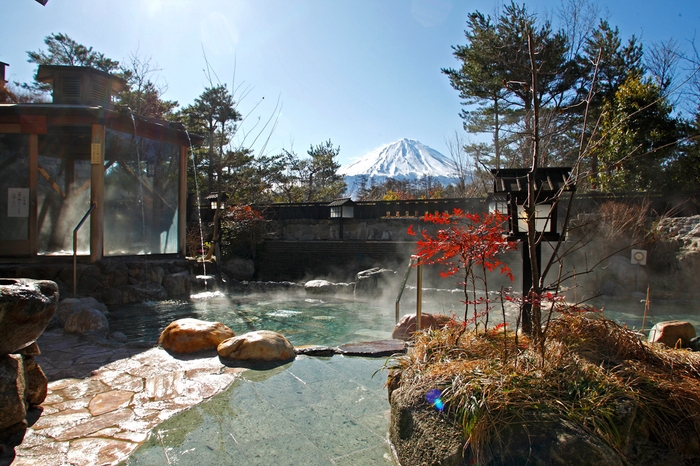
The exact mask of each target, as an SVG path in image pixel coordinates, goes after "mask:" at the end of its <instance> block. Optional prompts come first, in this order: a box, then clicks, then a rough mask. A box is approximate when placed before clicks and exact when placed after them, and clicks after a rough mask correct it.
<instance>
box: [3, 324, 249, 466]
mask: <svg viewBox="0 0 700 466" xmlns="http://www.w3.org/2000/svg"><path fill="white" fill-rule="evenodd" d="M38 344H39V348H40V350H41V352H42V354H41V355H40V356H37V358H36V361H37V363H38V364H39V365H40V366H41V368H42V369H43V371H44V373H45V374H46V375H47V377H48V379H49V391H48V396H47V398H46V400H45V401H44V403H42V406H41V407H42V408H43V412H41V413H40V414H41V415H40V416H39V417H38V419H37V420H36V422H35V423H34V424H33V425H32V426H31V427H30V428H29V429H28V430H27V433H26V435H25V437H24V440H23V442H22V444H21V445H19V446H18V447H16V448H15V455H16V457H15V458H14V461H12V459H11V457H7V453H8V452H6V455H5V457H3V458H0V465H4V464H10V463H11V464H12V465H13V466H30V465H32V466H33V465H41V466H47V465H52V466H53V465H67V464H70V465H102V464H117V463H119V462H121V461H123V460H124V459H126V458H127V457H128V456H129V454H130V453H132V452H133V451H134V450H135V449H136V448H138V446H139V445H141V444H142V443H143V442H144V441H145V440H146V439H147V438H148V435H149V432H150V431H151V430H152V429H153V428H154V427H155V426H157V425H158V424H160V423H161V422H163V421H164V420H166V419H168V418H170V417H172V416H173V415H175V414H177V413H179V412H181V411H183V410H185V409H187V408H189V407H191V406H194V405H196V404H198V403H201V402H202V401H203V400H205V399H208V398H211V397H212V396H213V395H215V394H217V393H220V392H222V391H224V390H225V389H226V388H228V387H229V386H230V385H231V383H233V381H234V380H235V379H236V377H237V376H238V375H239V374H240V373H241V372H242V371H243V370H244V369H242V368H232V367H227V366H225V365H223V364H222V363H221V362H220V360H219V358H218V356H216V353H215V352H212V353H211V354H205V355H202V354H198V355H196V357H185V358H175V357H173V356H171V355H170V354H168V353H167V352H165V351H164V350H162V349H160V348H145V347H144V348H138V347H133V346H128V345H127V346H124V345H114V346H112V345H109V342H104V343H101V344H100V343H97V342H91V341H89V340H86V339H84V338H80V337H77V336H73V335H64V334H63V333H62V332H61V331H59V332H45V333H44V334H43V335H42V336H41V338H40V339H39V340H38ZM35 414H39V413H35ZM9 453H11V452H9Z"/></svg>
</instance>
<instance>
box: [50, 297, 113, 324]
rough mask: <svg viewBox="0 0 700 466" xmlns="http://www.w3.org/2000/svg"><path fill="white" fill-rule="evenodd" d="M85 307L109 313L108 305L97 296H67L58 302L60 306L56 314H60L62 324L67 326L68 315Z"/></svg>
mask: <svg viewBox="0 0 700 466" xmlns="http://www.w3.org/2000/svg"><path fill="white" fill-rule="evenodd" d="M85 309H94V310H96V311H99V312H101V313H102V314H105V315H106V314H109V311H108V310H107V306H105V305H104V304H102V303H101V302H99V301H97V300H96V299H95V298H92V297H87V298H66V299H63V300H61V302H60V303H58V308H57V309H56V315H57V316H58V321H59V322H60V325H61V326H65V325H66V320H68V317H70V316H71V315H72V314H75V313H76V312H78V311H82V310H85Z"/></svg>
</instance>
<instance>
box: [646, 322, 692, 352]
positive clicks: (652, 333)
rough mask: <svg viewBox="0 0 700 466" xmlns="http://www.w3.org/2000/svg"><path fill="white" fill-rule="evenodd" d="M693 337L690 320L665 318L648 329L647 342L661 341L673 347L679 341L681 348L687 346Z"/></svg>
mask: <svg viewBox="0 0 700 466" xmlns="http://www.w3.org/2000/svg"><path fill="white" fill-rule="evenodd" d="M693 338H695V327H693V324H691V323H690V322H684V321H680V320H667V321H665V322H659V323H658V324H656V325H654V326H653V327H652V328H651V330H649V338H648V341H649V343H663V344H665V345H666V346H670V347H671V348H674V347H675V346H676V345H677V344H678V343H679V342H680V347H681V348H688V347H689V346H690V340H692V339H693Z"/></svg>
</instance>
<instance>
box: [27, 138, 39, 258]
mask: <svg viewBox="0 0 700 466" xmlns="http://www.w3.org/2000/svg"><path fill="white" fill-rule="evenodd" d="M38 167H39V135H38V134H30V135H29V237H28V238H29V255H30V256H36V255H37V252H38V244H37V219H36V216H37V208H38V207H37V184H38Z"/></svg>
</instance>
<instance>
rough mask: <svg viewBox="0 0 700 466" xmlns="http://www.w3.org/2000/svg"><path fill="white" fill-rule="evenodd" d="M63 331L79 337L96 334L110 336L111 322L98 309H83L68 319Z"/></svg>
mask: <svg viewBox="0 0 700 466" xmlns="http://www.w3.org/2000/svg"><path fill="white" fill-rule="evenodd" d="M63 330H64V331H65V332H67V333H77V334H78V335H86V334H94V335H99V336H101V337H106V336H107V335H109V321H108V320H107V317H105V315H104V314H103V313H101V312H100V311H98V310H97V309H90V308H86V309H81V310H79V311H77V312H74V313H72V314H71V315H69V316H68V318H67V319H66V323H65V324H64V325H63Z"/></svg>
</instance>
